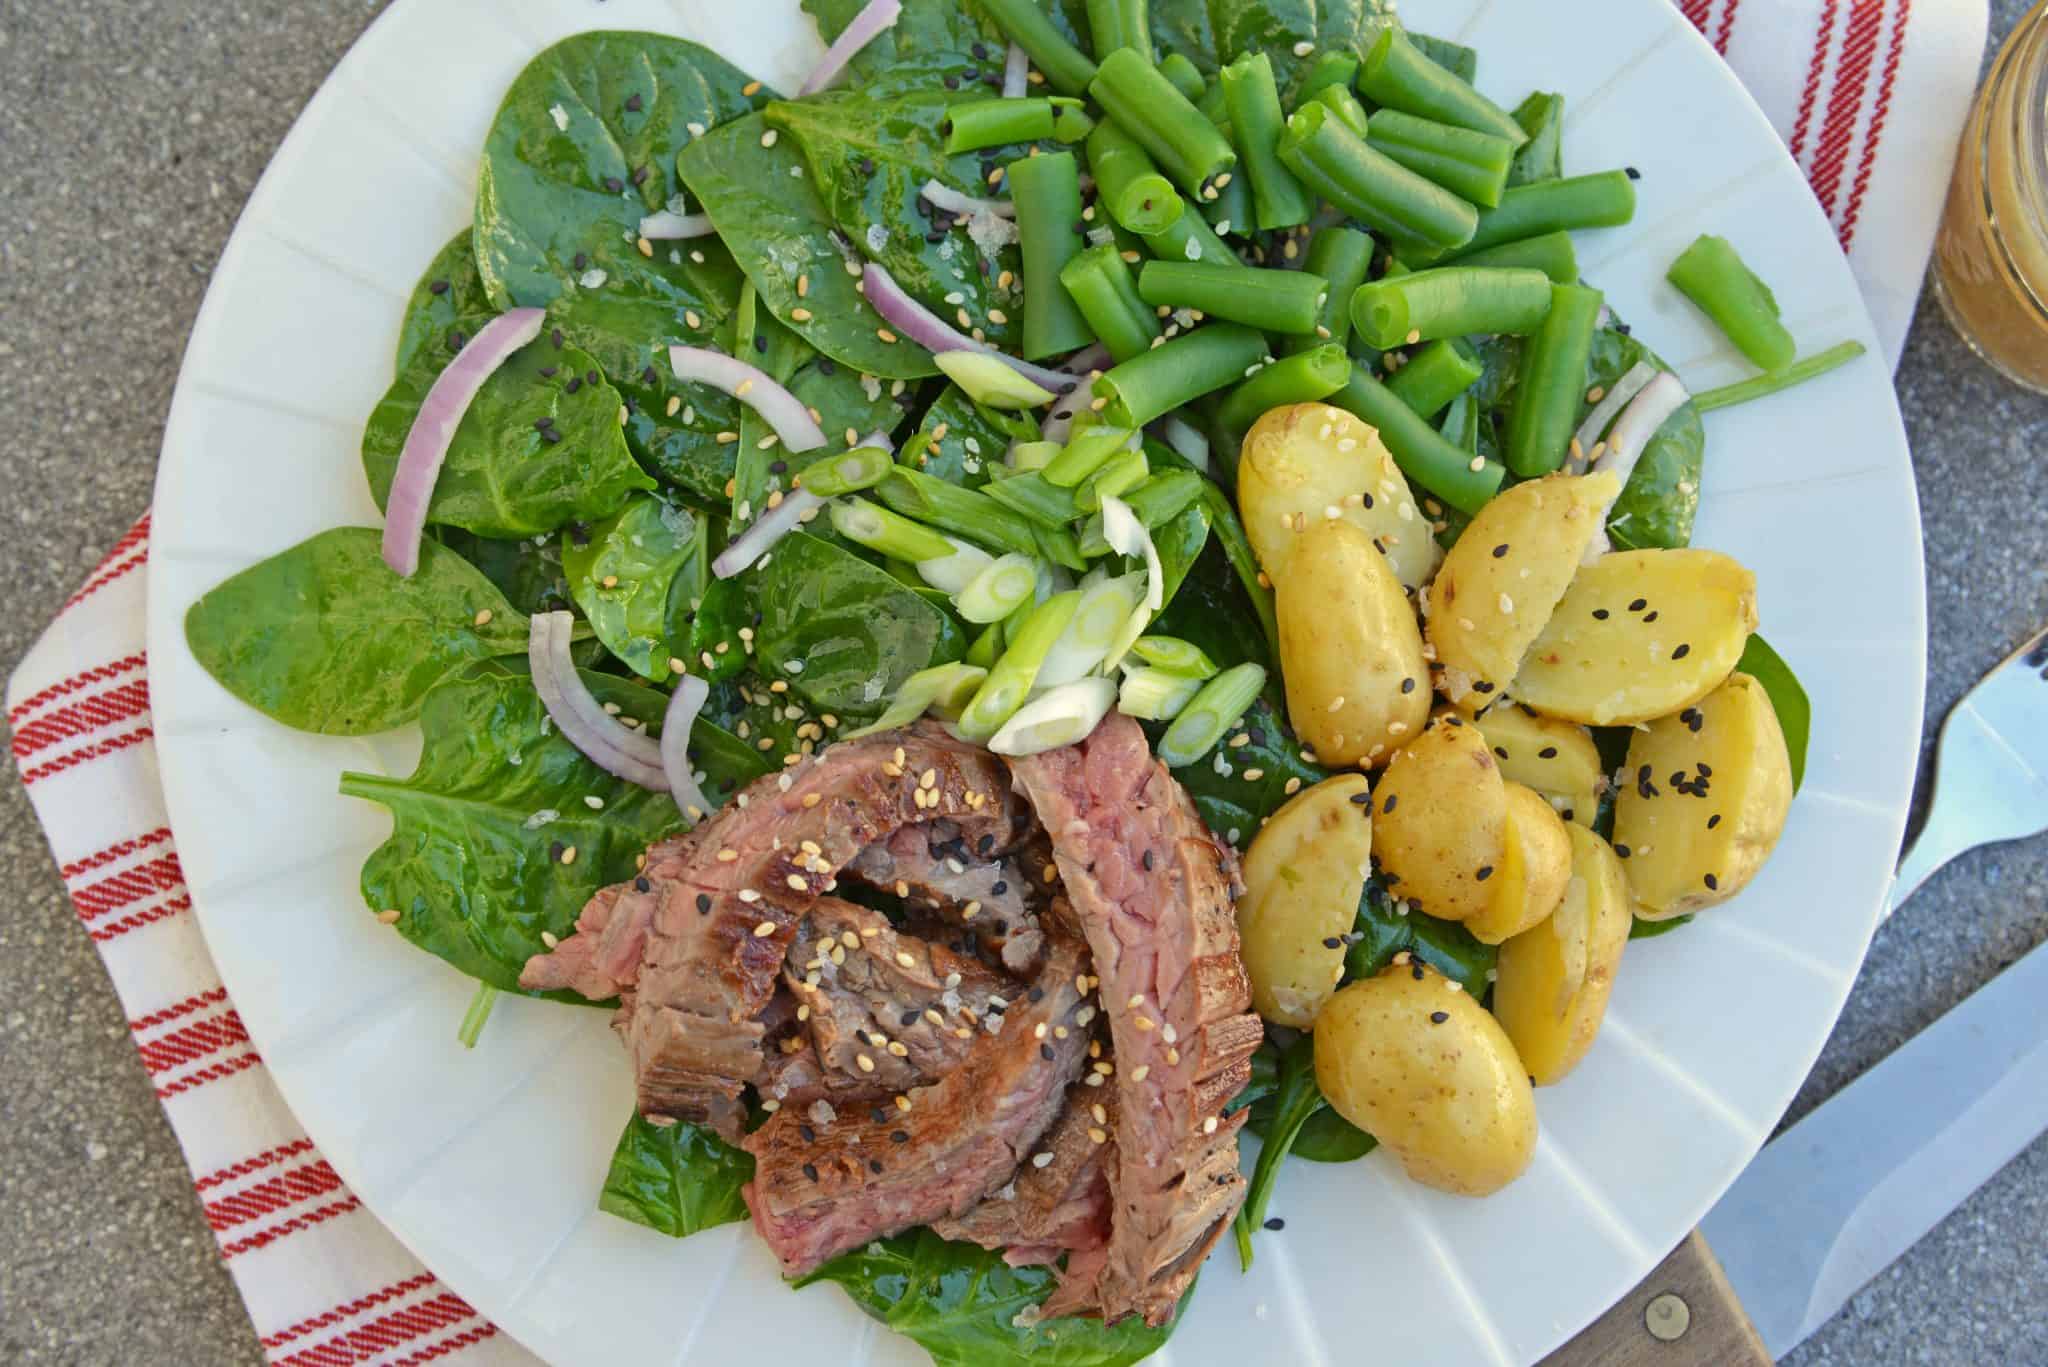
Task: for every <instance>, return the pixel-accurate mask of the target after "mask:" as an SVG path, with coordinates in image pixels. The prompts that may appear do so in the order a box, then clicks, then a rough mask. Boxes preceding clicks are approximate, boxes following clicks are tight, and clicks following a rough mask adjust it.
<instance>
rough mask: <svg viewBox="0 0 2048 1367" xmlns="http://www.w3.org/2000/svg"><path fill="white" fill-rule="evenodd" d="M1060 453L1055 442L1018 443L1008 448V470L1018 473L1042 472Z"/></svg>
mask: <svg viewBox="0 0 2048 1367" xmlns="http://www.w3.org/2000/svg"><path fill="white" fill-rule="evenodd" d="M1059 453H1060V444H1059V443H1058V442H1056V441H1020V442H1018V443H1017V444H1016V445H1015V446H1012V447H1011V448H1010V468H1011V469H1013V470H1018V471H1024V472H1028V471H1032V470H1043V469H1044V468H1045V466H1046V463H1047V462H1048V461H1050V460H1051V459H1052V458H1053V457H1054V456H1056V455H1058V454H1059Z"/></svg>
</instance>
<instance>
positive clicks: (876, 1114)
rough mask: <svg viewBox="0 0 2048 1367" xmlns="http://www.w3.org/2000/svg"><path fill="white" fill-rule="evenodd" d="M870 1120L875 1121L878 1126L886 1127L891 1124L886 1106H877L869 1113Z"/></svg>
mask: <svg viewBox="0 0 2048 1367" xmlns="http://www.w3.org/2000/svg"><path fill="white" fill-rule="evenodd" d="M868 1119H870V1120H872V1121H874V1122H875V1123H876V1124H877V1125H886V1124H888V1123H889V1110H888V1108H887V1107H886V1106H877V1107H875V1109H873V1110H872V1111H869V1112H868Z"/></svg>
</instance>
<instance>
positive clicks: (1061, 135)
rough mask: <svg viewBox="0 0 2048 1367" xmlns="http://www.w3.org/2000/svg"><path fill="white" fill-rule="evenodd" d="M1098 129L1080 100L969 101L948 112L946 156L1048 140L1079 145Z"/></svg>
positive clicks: (1052, 98) (955, 106)
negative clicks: (1092, 131) (1092, 129)
mask: <svg viewBox="0 0 2048 1367" xmlns="http://www.w3.org/2000/svg"><path fill="white" fill-rule="evenodd" d="M1094 126H1095V121H1094V120H1093V119H1091V118H1089V117H1088V116H1087V115H1086V114H1085V113H1083V112H1082V106H1081V102H1080V101H1079V100H1070V99H1066V98H1064V97H1044V98H1033V99H1019V100H1003V99H996V100H966V101H963V102H962V103H960V104H956V105H954V106H953V107H952V108H951V109H949V110H947V111H946V152H947V154H948V155H949V156H959V155H960V154H961V153H963V152H979V151H981V150H983V149H984V148H989V147H1009V146H1013V145H1015V144H1018V143H1027V142H1042V141H1044V140H1045V139H1048V138H1058V139H1059V140H1060V141H1061V142H1075V141H1078V140H1079V139H1080V138H1083V137H1086V136H1087V134H1088V130H1089V129H1090V128H1093V127H1094Z"/></svg>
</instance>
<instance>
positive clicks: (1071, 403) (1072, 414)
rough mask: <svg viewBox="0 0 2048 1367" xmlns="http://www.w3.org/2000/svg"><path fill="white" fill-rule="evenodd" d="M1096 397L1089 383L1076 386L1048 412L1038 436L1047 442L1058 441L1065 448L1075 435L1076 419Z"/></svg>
mask: <svg viewBox="0 0 2048 1367" xmlns="http://www.w3.org/2000/svg"><path fill="white" fill-rule="evenodd" d="M1094 397H1095V395H1094V394H1093V392H1092V391H1091V390H1090V388H1089V385H1088V383H1087V381H1085V380H1084V381H1082V382H1081V383H1080V384H1077V385H1075V386H1074V388H1073V391H1072V392H1071V393H1069V394H1066V395H1065V396H1063V397H1062V398H1061V399H1060V400H1059V401H1058V402H1057V403H1055V404H1053V406H1052V407H1051V408H1049V409H1047V410H1046V414H1045V421H1044V423H1042V424H1041V425H1040V426H1039V429H1038V434H1039V435H1040V436H1041V437H1043V438H1044V439H1045V440H1047V441H1056V442H1058V443H1060V445H1062V446H1064V445H1066V443H1067V439H1068V438H1069V437H1071V436H1073V435H1074V419H1075V418H1077V417H1079V416H1080V414H1081V410H1082V409H1084V408H1086V407H1087V406H1088V404H1089V403H1090V401H1091V400H1093V399H1094Z"/></svg>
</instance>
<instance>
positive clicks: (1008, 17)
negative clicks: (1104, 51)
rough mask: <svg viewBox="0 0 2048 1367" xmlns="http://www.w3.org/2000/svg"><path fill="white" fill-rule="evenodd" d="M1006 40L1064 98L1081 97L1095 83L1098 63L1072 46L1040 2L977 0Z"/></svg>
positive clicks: (1028, 0) (1030, 0)
mask: <svg viewBox="0 0 2048 1367" xmlns="http://www.w3.org/2000/svg"><path fill="white" fill-rule="evenodd" d="M975 3H976V4H977V5H979V6H980V7H981V12H982V13H983V14H986V15H987V16H988V17H989V18H990V19H993V20H994V21H995V25H996V27H997V28H999V29H1001V30H1002V31H1003V36H1004V37H1005V38H1008V39H1009V40H1010V41H1011V42H1013V43H1015V44H1016V45H1017V46H1018V47H1021V48H1023V49H1024V51H1025V53H1026V54H1027V55H1028V56H1029V57H1030V58H1031V64H1032V65H1033V66H1035V67H1037V68H1038V69H1039V70H1040V71H1043V72H1044V73H1045V79H1046V80H1048V81H1050V82H1051V83H1052V88H1053V89H1054V90H1057V91H1059V92H1060V94H1062V95H1080V94H1083V93H1085V92H1086V91H1087V89H1088V83H1089V82H1090V81H1092V80H1094V79H1095V63H1093V62H1091V61H1089V60H1088V54H1087V53H1085V52H1083V51H1081V49H1079V48H1077V47H1075V46H1074V45H1073V44H1072V43H1070V42H1068V41H1067V40H1066V38H1065V37H1064V36H1063V35H1062V34H1061V33H1060V31H1059V30H1058V29H1056V28H1054V27H1053V24H1052V20H1051V19H1049V18H1047V17H1046V13H1045V11H1044V10H1042V9H1040V8H1039V6H1038V0H975Z"/></svg>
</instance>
